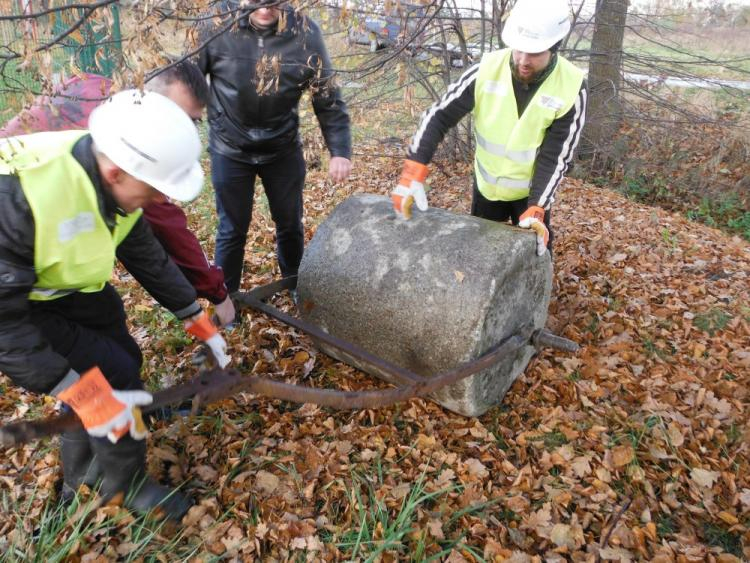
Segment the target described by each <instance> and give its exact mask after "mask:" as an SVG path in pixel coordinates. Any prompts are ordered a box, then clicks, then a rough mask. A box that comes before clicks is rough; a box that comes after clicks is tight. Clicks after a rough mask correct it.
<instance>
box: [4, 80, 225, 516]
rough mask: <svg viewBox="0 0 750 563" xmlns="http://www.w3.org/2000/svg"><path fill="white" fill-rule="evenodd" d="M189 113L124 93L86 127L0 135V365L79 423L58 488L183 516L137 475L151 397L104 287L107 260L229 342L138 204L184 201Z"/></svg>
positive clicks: (175, 499)
mask: <svg viewBox="0 0 750 563" xmlns="http://www.w3.org/2000/svg"><path fill="white" fill-rule="evenodd" d="M200 154H201V143H200V139H199V137H198V133H197V130H196V128H195V126H194V124H193V123H192V121H191V120H190V118H189V117H188V115H187V114H186V113H185V112H184V111H183V110H182V109H181V108H180V107H179V106H178V105H177V104H175V103H174V102H173V101H171V100H169V99H168V98H166V97H164V96H162V95H160V94H156V93H151V92H148V93H145V94H142V93H140V92H138V91H136V90H126V91H124V92H120V93H118V94H115V95H114V96H113V97H112V98H111V99H110V100H109V101H107V102H105V103H103V104H102V105H100V106H99V107H97V108H96V109H95V110H94V111H93V113H92V114H91V117H90V120H89V131H80V130H74V131H60V132H54V133H37V134H34V135H25V136H18V137H10V138H8V139H2V140H0V371H2V372H3V373H4V374H6V375H7V376H9V377H10V378H11V379H12V380H13V382H14V383H16V384H18V385H20V386H22V387H24V388H26V389H28V390H30V391H34V392H38V393H45V394H48V395H51V396H53V397H56V398H58V399H60V400H62V401H63V402H64V403H65V404H66V405H67V406H68V407H69V408H72V409H73V410H74V411H75V412H76V413H77V414H78V416H79V417H80V419H81V421H82V422H83V425H84V428H85V432H83V431H82V432H78V433H76V432H68V433H66V434H64V435H63V437H62V440H61V459H62V465H63V498H70V497H71V496H72V495H73V494H74V492H75V490H76V489H77V488H78V487H79V486H80V485H81V484H83V483H86V484H88V485H94V484H95V483H96V482H97V481H98V480H101V488H100V493H101V494H102V496H103V498H104V499H105V500H110V499H113V498H115V497H120V496H122V498H124V501H125V504H126V506H128V507H130V508H133V509H134V510H136V511H139V512H148V511H150V510H153V509H159V510H160V511H161V513H162V514H164V515H166V516H168V517H171V518H180V517H181V516H182V515H183V514H184V513H185V512H186V511H187V509H188V508H189V507H190V504H191V503H190V500H189V499H188V497H185V496H183V495H182V494H180V493H178V492H177V491H173V490H171V489H169V488H167V487H165V486H162V485H159V484H157V483H156V482H154V481H152V480H150V479H149V478H148V477H147V476H146V471H145V459H146V457H145V456H146V444H145V442H144V441H143V439H144V437H145V436H146V429H145V427H144V424H143V421H142V419H141V416H140V406H142V405H146V404H148V403H150V402H151V400H152V398H151V395H150V394H149V393H147V392H145V391H143V384H142V382H141V379H140V377H139V372H140V367H141V362H142V356H141V352H140V349H139V347H138V344H137V343H136V342H135V340H133V338H132V336H130V334H129V333H128V329H127V326H126V323H125V312H124V309H123V303H122V300H121V299H120V297H119V295H118V294H117V292H116V291H115V290H114V289H113V288H112V286H111V285H110V284H109V279H110V278H111V276H112V270H113V267H114V263H115V259H116V258H117V259H119V260H120V261H121V263H122V264H123V265H124V266H125V267H126V268H127V270H128V271H129V272H130V273H131V274H132V275H133V276H134V277H135V278H136V279H137V280H138V281H139V282H140V283H141V284H142V285H143V286H144V287H145V288H146V289H147V290H148V291H149V293H151V295H152V296H154V297H155V298H156V299H157V300H158V301H159V302H160V303H161V304H162V305H163V306H165V307H166V308H168V309H169V310H171V311H172V312H173V313H174V314H175V316H177V317H178V318H179V319H182V320H183V321H184V322H185V328H186V329H187V331H188V332H189V333H191V334H193V335H194V336H196V337H198V338H200V339H201V340H204V341H205V342H206V343H207V344H208V345H209V346H210V347H211V349H212V351H213V352H214V355H215V356H216V358H217V360H218V361H219V363H220V364H221V365H222V366H224V365H226V364H227V363H228V362H229V359H230V358H229V356H227V355H226V342H224V339H223V338H222V337H221V335H219V334H218V332H217V330H216V327H215V326H213V324H212V323H211V321H210V320H209V318H208V316H207V315H206V313H205V312H203V311H202V310H201V307H200V305H199V304H198V303H197V301H196V292H195V289H194V288H193V287H192V285H191V284H190V283H189V282H188V281H187V279H186V278H185V277H184V275H183V274H182V272H181V271H180V270H179V269H178V267H177V266H176V265H175V264H174V263H173V262H172V261H171V260H170V259H169V258H168V256H167V255H166V253H165V251H164V249H163V248H162V246H161V245H160V244H159V242H158V241H157V240H156V239H155V238H154V236H153V234H152V233H151V231H150V229H149V228H148V226H147V224H146V223H145V221H144V219H143V218H142V214H141V207H144V206H146V205H148V204H149V203H153V202H158V201H161V200H163V199H164V197H165V196H169V197H171V198H174V199H177V200H181V201H188V200H190V199H193V198H194V197H195V196H196V195H198V193H199V191H200V189H201V187H202V184H203V171H202V169H201V165H200V162H199V157H200Z"/></svg>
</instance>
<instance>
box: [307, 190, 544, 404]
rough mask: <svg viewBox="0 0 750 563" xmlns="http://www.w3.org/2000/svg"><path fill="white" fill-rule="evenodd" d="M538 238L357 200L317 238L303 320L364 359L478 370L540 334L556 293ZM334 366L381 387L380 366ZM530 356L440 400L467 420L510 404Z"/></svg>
mask: <svg viewBox="0 0 750 563" xmlns="http://www.w3.org/2000/svg"><path fill="white" fill-rule="evenodd" d="M535 250H536V242H535V235H534V233H533V232H530V231H525V230H522V229H518V228H514V227H511V226H509V225H504V224H500V223H496V222H493V221H487V220H485V219H478V218H476V217H471V216H467V215H456V214H454V213H451V212H448V211H445V210H442V209H437V208H430V209H429V210H428V211H427V212H419V211H416V210H415V212H414V215H413V216H412V218H411V219H410V220H408V221H407V220H403V219H400V218H397V217H396V216H395V214H394V212H393V209H392V207H391V201H390V199H389V198H387V197H384V196H377V195H370V194H364V195H356V196H352V197H350V198H348V199H347V200H345V201H344V202H343V203H341V204H340V205H338V206H337V207H336V208H335V209H334V211H333V212H332V213H331V215H330V216H329V217H328V218H327V219H326V220H325V221H324V222H323V223H322V224H321V225H320V226H319V227H318V230H317V232H316V233H315V236H314V237H313V239H312V241H311V242H310V244H309V245H308V247H307V248H306V249H305V255H304V257H303V259H302V264H301V266H300V270H299V278H298V285H297V288H298V291H299V297H300V299H301V307H300V309H301V311H300V313H301V316H302V318H303V319H304V320H307V321H309V322H312V323H314V324H316V325H318V326H320V327H321V328H323V329H324V330H325V331H327V332H328V333H329V334H333V335H335V336H337V337H339V338H342V339H344V340H346V341H349V342H352V343H354V344H357V345H358V346H360V347H362V348H364V349H365V350H367V351H368V352H370V353H372V354H374V355H376V356H378V357H380V358H383V359H386V360H388V361H390V362H393V363H394V364H396V365H399V366H402V367H405V368H407V369H409V370H411V371H413V372H415V373H417V374H419V375H423V376H431V375H436V374H438V373H441V372H444V371H446V370H448V369H451V368H454V367H456V366H459V365H461V364H463V363H466V362H468V361H470V360H473V359H476V358H477V357H479V356H480V355H482V354H483V353H485V352H486V351H487V350H489V349H490V348H492V347H493V346H495V345H497V344H498V343H499V342H501V341H502V340H503V339H504V338H506V337H508V336H511V335H513V334H515V333H516V332H518V331H519V329H521V328H525V327H530V326H533V327H534V328H541V327H543V326H544V323H545V321H546V319H547V307H548V304H549V299H550V292H551V288H552V265H551V262H550V258H549V255H548V254H546V255H545V256H542V257H539V256H537V255H536V251H535ZM318 345H319V346H320V347H321V348H322V349H323V351H324V352H326V353H327V354H329V355H331V356H334V357H337V358H338V359H340V360H342V361H345V362H347V363H350V364H352V365H354V366H355V367H358V368H359V369H362V370H364V371H366V372H369V373H372V374H373V375H376V376H378V377H385V378H386V379H388V377H387V376H385V374H382V373H378V371H377V370H376V369H374V367H373V366H372V365H364V364H362V363H359V362H356V361H352V359H351V358H348V357H342V354H339V353H337V352H336V351H335V350H332V349H330V348H329V347H327V346H324V345H321V344H320V343H318ZM533 351H534V349H533V348H532V347H531V346H527V347H524V348H523V349H522V350H520V351H519V352H518V353H516V354H515V355H513V356H512V357H507V358H505V359H504V360H501V361H500V362H498V363H497V364H496V365H495V366H493V367H492V368H489V369H486V370H484V371H482V372H479V373H477V374H475V375H473V376H471V377H469V378H467V379H464V380H462V381H460V382H458V383H456V384H454V385H451V386H449V387H446V388H443V389H441V390H440V391H439V392H437V393H436V394H435V395H434V396H433V398H434V399H435V400H436V401H437V402H439V403H440V404H442V405H443V406H445V407H446V408H448V409H450V410H452V411H455V412H457V413H460V414H463V415H466V416H478V415H480V414H482V413H484V412H485V411H486V410H487V409H489V408H490V407H492V406H494V405H497V404H498V403H500V401H501V400H502V399H503V397H504V395H505V393H506V392H507V391H508V388H509V387H510V385H511V384H512V383H513V381H514V380H515V379H516V377H518V375H519V374H520V373H521V372H523V370H524V369H525V368H526V365H527V364H528V362H529V359H530V358H531V356H532V354H533Z"/></svg>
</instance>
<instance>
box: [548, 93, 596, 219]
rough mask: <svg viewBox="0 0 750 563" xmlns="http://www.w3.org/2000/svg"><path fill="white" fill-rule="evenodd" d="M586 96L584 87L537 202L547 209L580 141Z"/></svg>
mask: <svg viewBox="0 0 750 563" xmlns="http://www.w3.org/2000/svg"><path fill="white" fill-rule="evenodd" d="M586 96H587V93H586V89H585V88H584V89H582V90H581V92H580V93H579V95H578V97H577V98H576V103H575V108H576V112H575V117H574V118H573V122H572V123H571V124H570V130H569V132H568V137H567V138H566V139H565V142H564V143H563V147H562V150H561V151H560V156H559V157H558V159H557V166H556V167H555V170H554V172H553V173H552V176H550V179H549V181H548V182H547V185H546V187H545V188H544V192H542V196H541V197H540V198H539V203H538V204H537V205H539V207H541V208H543V209H547V208H548V207H549V206H550V205H551V204H552V202H553V201H554V199H555V198H554V195H555V191H556V190H557V186H558V185H559V184H560V181H561V180H562V178H563V175H564V174H565V171H566V170H567V169H568V165H569V164H570V161H571V160H572V159H573V152H574V151H575V148H576V146H578V141H579V139H580V137H581V131H582V130H583V124H584V122H585V121H586Z"/></svg>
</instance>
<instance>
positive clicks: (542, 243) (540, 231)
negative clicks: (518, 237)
mask: <svg viewBox="0 0 750 563" xmlns="http://www.w3.org/2000/svg"><path fill="white" fill-rule="evenodd" d="M518 226H519V227H521V228H522V229H533V230H534V231H535V232H536V253H537V256H543V255H544V253H545V252H546V251H547V244H548V243H549V231H548V230H547V226H546V225H545V224H544V209H542V208H541V207H539V206H538V205H532V206H531V207H529V208H528V209H527V210H526V211H524V212H523V214H522V215H521V217H520V218H519V221H518Z"/></svg>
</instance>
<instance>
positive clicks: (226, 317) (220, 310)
mask: <svg viewBox="0 0 750 563" xmlns="http://www.w3.org/2000/svg"><path fill="white" fill-rule="evenodd" d="M214 312H215V313H216V318H217V319H218V320H219V325H220V326H226V325H228V324H229V323H231V322H232V321H234V318H235V315H236V312H235V310H234V303H233V302H232V300H231V299H230V297H229V295H227V298H226V299H224V301H222V302H221V303H219V304H218V305H214Z"/></svg>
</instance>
